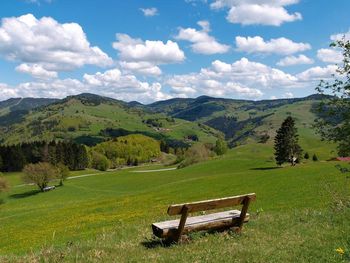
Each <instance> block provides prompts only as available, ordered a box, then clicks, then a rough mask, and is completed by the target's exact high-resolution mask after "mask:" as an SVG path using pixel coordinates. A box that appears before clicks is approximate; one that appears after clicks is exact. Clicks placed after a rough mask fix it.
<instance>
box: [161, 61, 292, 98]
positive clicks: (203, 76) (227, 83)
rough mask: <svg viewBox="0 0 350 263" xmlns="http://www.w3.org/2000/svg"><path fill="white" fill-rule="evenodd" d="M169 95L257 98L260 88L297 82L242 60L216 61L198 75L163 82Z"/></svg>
mask: <svg viewBox="0 0 350 263" xmlns="http://www.w3.org/2000/svg"><path fill="white" fill-rule="evenodd" d="M165 83H166V84H167V85H169V86H170V87H171V88H172V90H171V92H172V93H174V94H176V96H178V94H181V96H182V97H186V96H187V97H193V96H198V95H202V94H206V95H209V96H216V97H235V98H253V99H258V98H260V97H262V96H263V91H262V89H273V88H277V89H280V88H284V87H289V88H293V87H298V86H299V83H298V79H297V78H296V77H295V76H293V75H290V74H287V73H285V72H283V71H281V70H278V69H275V68H271V67H269V66H267V65H264V64H261V63H257V62H252V61H249V60H248V59H247V58H242V59H240V60H237V61H235V62H233V63H232V64H229V63H225V62H223V61H220V60H215V61H213V62H212V64H211V67H208V68H202V69H201V70H200V72H197V73H196V72H195V73H190V74H184V75H174V76H172V77H171V78H169V79H168V80H167V81H166V82H165Z"/></svg>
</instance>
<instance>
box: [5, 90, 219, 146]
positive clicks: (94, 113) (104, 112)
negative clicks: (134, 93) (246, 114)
mask: <svg viewBox="0 0 350 263" xmlns="http://www.w3.org/2000/svg"><path fill="white" fill-rule="evenodd" d="M9 114H10V115H11V112H10V113H9ZM9 114H5V115H4V118H5V117H6V118H8V117H9ZM0 127H1V132H0V138H1V139H2V143H4V144H15V143H20V142H29V141H37V140H52V139H62V140H66V139H73V140H76V141H77V142H81V143H85V144H88V145H92V144H95V143H97V142H100V141H103V140H104V139H106V138H109V137H111V136H112V137H113V136H116V135H125V134H129V133H142V134H145V135H149V136H151V137H154V138H157V139H165V140H173V141H184V140H185V141H186V140H187V138H188V136H189V135H192V134H196V135H197V136H198V137H199V138H200V140H201V141H203V142H214V141H215V139H216V137H217V136H219V134H220V132H218V131H216V130H214V129H212V128H210V127H208V126H206V125H198V123H194V122H190V121H187V120H183V119H178V118H169V116H168V115H166V114H163V113H154V112H149V111H147V110H145V109H141V108H138V107H135V105H131V106H130V105H129V104H128V103H125V102H123V101H119V100H115V99H111V98H106V97H101V96H97V95H93V94H80V95H77V96H70V97H67V98H65V99H63V100H55V101H53V102H52V103H50V104H48V105H43V106H42V105H39V107H36V108H34V109H31V111H30V112H27V113H25V114H19V116H17V117H16V118H13V121H12V123H4V125H2V124H1V123H0Z"/></svg>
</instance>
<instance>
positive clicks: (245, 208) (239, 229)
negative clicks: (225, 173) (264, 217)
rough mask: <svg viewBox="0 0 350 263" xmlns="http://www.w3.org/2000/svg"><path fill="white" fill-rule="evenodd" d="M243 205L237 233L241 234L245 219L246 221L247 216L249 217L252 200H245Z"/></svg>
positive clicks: (247, 198)
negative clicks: (248, 212)
mask: <svg viewBox="0 0 350 263" xmlns="http://www.w3.org/2000/svg"><path fill="white" fill-rule="evenodd" d="M242 203H243V206H242V210H241V215H240V216H239V220H238V225H237V229H236V233H240V232H241V230H242V227H243V223H244V219H245V216H246V215H247V211H248V207H249V204H250V198H249V197H246V198H244V200H243V202H242Z"/></svg>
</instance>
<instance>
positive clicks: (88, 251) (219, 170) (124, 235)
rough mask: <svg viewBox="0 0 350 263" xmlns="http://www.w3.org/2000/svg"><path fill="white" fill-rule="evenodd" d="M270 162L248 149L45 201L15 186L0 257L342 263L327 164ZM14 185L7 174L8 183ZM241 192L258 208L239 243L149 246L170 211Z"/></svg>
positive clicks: (346, 238) (229, 238) (344, 219)
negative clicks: (153, 230)
mask: <svg viewBox="0 0 350 263" xmlns="http://www.w3.org/2000/svg"><path fill="white" fill-rule="evenodd" d="M326 149H327V148H326V147H324V151H325V152H328V153H329V151H327V150H326ZM271 156H272V149H271V146H269V145H254V144H252V145H246V146H242V147H238V148H236V149H234V150H232V151H230V152H229V153H228V154H227V155H225V156H223V157H221V158H217V159H215V160H211V161H208V162H205V163H200V164H196V165H193V166H190V167H187V168H184V169H181V170H174V171H166V172H153V173H152V172H151V173H133V172H132V170H134V169H128V170H121V171H116V172H109V173H101V174H98V175H95V176H90V177H84V178H76V179H74V180H68V181H66V183H65V186H64V187H60V188H57V189H56V190H54V191H51V192H47V193H36V192H35V191H34V190H35V188H34V187H32V186H24V187H14V188H12V190H11V192H10V193H8V194H7V195H6V196H4V198H5V204H3V205H1V206H0V228H1V231H0V254H1V255H3V258H2V259H3V260H5V259H6V260H9V261H21V262H23V261H29V260H33V261H35V260H41V261H45V262H46V261H49V262H61V261H62V260H64V261H74V262H76V261H78V262H96V261H102V262H115V261H117V262H150V261H151V262H228V261H229V262H295V261H296V260H297V261H298V262H341V257H340V256H339V255H337V253H336V252H335V249H336V248H338V247H342V248H345V249H347V250H349V249H350V224H348V220H349V218H350V208H349V207H348V206H346V203H345V201H346V198H349V192H348V191H349V189H348V188H345V187H348V186H347V185H346V183H347V182H348V181H349V180H348V179H346V177H345V176H344V175H343V174H340V173H339V172H338V171H337V169H336V168H335V167H334V166H335V164H336V163H335V162H325V161H320V162H312V161H308V162H307V163H303V164H300V165H299V166H296V167H289V166H286V167H284V168H279V169H275V164H274V163H273V162H272V160H271ZM136 169H140V170H145V167H140V168H136ZM147 169H150V167H147ZM155 169H159V165H158V166H155ZM88 172H93V171H88ZM81 173H83V172H80V174H81ZM19 176H20V175H19V174H10V175H7V177H8V178H9V179H10V181H11V184H16V183H18V177H19ZM12 177H13V178H12ZM344 191H345V192H344ZM346 191H347V192H346ZM249 192H255V193H256V194H257V201H256V202H255V203H253V204H252V206H251V208H250V213H251V215H252V216H251V221H250V222H249V223H248V224H247V225H246V226H245V228H244V230H243V233H242V235H235V234H233V233H230V232H224V233H216V234H194V235H192V236H191V238H192V239H191V241H190V242H189V243H188V244H182V245H176V246H171V247H162V246H160V245H159V243H158V242H157V241H156V240H153V239H151V229H150V224H151V223H153V222H156V221H161V220H167V219H169V216H167V215H166V209H167V206H168V205H169V204H172V203H181V202H188V201H194V200H203V199H208V198H217V197H224V196H230V195H236V194H244V193H249ZM340 201H342V202H340ZM149 247H151V248H149ZM0 261H1V257H0Z"/></svg>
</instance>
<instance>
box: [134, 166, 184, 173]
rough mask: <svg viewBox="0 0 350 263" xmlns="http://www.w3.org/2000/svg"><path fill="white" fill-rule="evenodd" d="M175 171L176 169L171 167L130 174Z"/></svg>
mask: <svg viewBox="0 0 350 263" xmlns="http://www.w3.org/2000/svg"><path fill="white" fill-rule="evenodd" d="M176 169H177V167H171V168H164V169H156V170H138V171H131V172H130V173H152V172H165V171H172V170H176Z"/></svg>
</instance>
